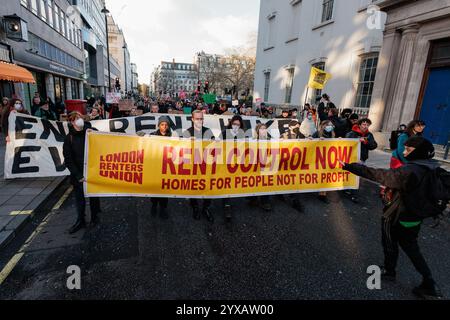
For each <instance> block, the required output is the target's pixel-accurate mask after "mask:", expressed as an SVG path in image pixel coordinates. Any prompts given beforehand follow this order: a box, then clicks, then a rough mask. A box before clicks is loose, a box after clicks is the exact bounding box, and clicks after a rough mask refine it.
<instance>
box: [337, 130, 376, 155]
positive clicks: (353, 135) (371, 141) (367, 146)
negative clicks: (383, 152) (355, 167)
mask: <svg viewBox="0 0 450 320" xmlns="http://www.w3.org/2000/svg"><path fill="white" fill-rule="evenodd" d="M345 137H346V138H349V139H360V138H367V142H366V143H361V160H362V161H364V162H365V161H367V159H369V151H372V150H375V149H376V148H378V144H377V142H376V141H375V138H374V137H373V134H372V133H370V132H367V133H362V132H361V130H360V129H359V126H358V125H355V126H354V127H353V130H352V131H351V132H349V133H347V135H346V136H345Z"/></svg>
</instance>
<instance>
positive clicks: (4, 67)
mask: <svg viewBox="0 0 450 320" xmlns="http://www.w3.org/2000/svg"><path fill="white" fill-rule="evenodd" d="M0 80H6V81H13V82H23V83H36V81H35V80H34V78H33V75H32V74H31V72H30V71H28V70H27V69H25V68H22V67H19V66H18V65H15V64H12V63H7V62H0Z"/></svg>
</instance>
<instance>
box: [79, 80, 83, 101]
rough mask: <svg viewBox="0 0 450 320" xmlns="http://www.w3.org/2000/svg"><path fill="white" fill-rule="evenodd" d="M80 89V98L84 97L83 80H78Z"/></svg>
mask: <svg viewBox="0 0 450 320" xmlns="http://www.w3.org/2000/svg"><path fill="white" fill-rule="evenodd" d="M78 89H79V90H78V91H79V92H80V99H84V87H83V81H78Z"/></svg>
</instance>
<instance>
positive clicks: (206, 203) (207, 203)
mask: <svg viewBox="0 0 450 320" xmlns="http://www.w3.org/2000/svg"><path fill="white" fill-rule="evenodd" d="M190 201H191V206H192V208H198V200H197V199H190ZM210 206H211V199H205V200H203V208H205V209H207V208H208V209H209V207H210Z"/></svg>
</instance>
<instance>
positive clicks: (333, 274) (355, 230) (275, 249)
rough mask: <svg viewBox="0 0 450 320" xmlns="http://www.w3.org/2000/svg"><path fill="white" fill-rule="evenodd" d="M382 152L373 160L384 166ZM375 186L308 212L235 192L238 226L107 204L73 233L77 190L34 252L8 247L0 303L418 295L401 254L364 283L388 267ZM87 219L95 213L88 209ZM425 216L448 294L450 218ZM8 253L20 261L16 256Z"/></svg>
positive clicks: (427, 246)
mask: <svg viewBox="0 0 450 320" xmlns="http://www.w3.org/2000/svg"><path fill="white" fill-rule="evenodd" d="M388 158H389V156H386V155H383V153H378V152H375V153H372V154H371V161H370V163H369V164H371V165H372V164H373V165H376V166H382V165H383V166H384V167H387V162H386V159H388ZM378 193H379V188H378V187H377V186H376V185H375V184H373V183H369V182H367V181H364V180H363V181H362V184H361V189H360V190H359V192H358V195H359V198H360V204H354V203H353V202H351V201H350V200H349V199H348V198H347V197H346V196H345V195H344V194H343V193H342V192H331V193H329V199H330V201H331V203H330V204H328V205H327V204H324V203H321V202H319V201H318V200H317V197H316V195H315V194H304V195H300V199H301V201H302V203H303V204H304V206H305V210H304V212H303V213H299V212H297V211H295V210H293V209H292V207H291V206H290V203H289V201H288V200H286V199H283V198H282V197H271V203H272V204H273V206H274V210H273V211H272V212H264V211H262V210H261V209H260V208H258V207H252V206H250V205H249V202H248V199H233V200H232V202H231V203H232V205H233V208H234V210H233V223H232V225H230V226H229V227H227V226H226V225H225V222H224V218H223V214H222V209H221V204H220V201H213V206H212V212H213V214H214V216H215V218H216V221H215V223H214V224H209V223H208V222H207V221H206V219H205V218H203V219H202V220H201V221H195V220H193V219H192V213H191V209H190V207H189V204H188V202H187V201H186V200H183V199H176V200H175V199H174V200H170V201H169V219H168V220H162V219H160V218H159V217H154V216H152V215H151V214H150V207H151V202H150V199H140V198H106V199H102V200H101V205H102V211H103V212H102V213H101V215H100V219H101V223H100V225H98V226H95V227H88V228H87V229H85V230H83V231H81V232H79V233H77V234H75V235H69V234H68V232H67V230H68V229H69V228H70V226H71V225H72V224H73V223H74V221H75V219H76V213H75V198H74V196H73V194H71V195H70V196H69V197H68V198H67V200H66V201H64V202H63V204H62V206H61V207H59V208H54V210H52V211H51V212H50V213H49V215H48V216H47V218H46V219H44V222H43V223H42V224H41V225H40V226H39V227H38V228H37V232H36V234H35V236H34V237H33V238H32V239H31V240H30V241H27V245H26V247H22V248H13V247H14V246H13V245H12V246H10V248H8V250H5V251H4V252H0V270H5V269H3V266H5V265H6V264H7V263H8V262H9V264H11V261H15V262H14V263H13V264H12V265H13V266H14V267H13V268H10V269H11V270H12V271H11V272H10V273H8V275H7V277H4V278H5V281H3V282H2V281H0V299H6V300H10V299H12V300H16V299H18V300H30V299H42V300H53V299H58V300H59V299H73V300H78V299H86V300H110V299H112V300H114V299H119V300H128V299H137V300H234V299H237V300H303V299H304V300H312V299H319V300H344V299H350V300H414V299H416V298H415V297H414V296H413V295H412V293H411V289H412V288H413V287H414V286H416V285H418V284H419V283H420V280H421V279H420V276H419V275H418V274H417V272H416V271H415V270H414V268H413V266H412V265H411V263H410V262H409V260H408V258H407V257H406V256H405V255H404V253H401V254H400V259H399V266H398V270H397V271H398V279H397V282H396V283H383V284H382V288H381V290H369V289H368V288H367V280H368V277H369V274H367V268H368V267H369V266H372V265H381V264H382V259H383V254H382V247H381V243H380V238H381V235H380V229H381V226H380V219H381V212H382V204H381V201H380V199H379V197H378ZM88 220H89V214H88ZM431 224H432V221H431V222H429V221H427V222H426V223H425V224H424V226H423V228H422V231H421V235H420V239H419V243H420V246H421V249H422V252H423V253H424V256H425V258H426V259H427V261H428V262H429V265H430V268H431V270H432V271H433V274H434V277H435V279H436V281H437V283H439V285H440V287H441V290H442V291H443V293H444V295H445V297H447V298H449V297H450V274H449V273H448V270H449V269H450V256H449V254H448V247H449V246H450V232H449V231H450V219H449V218H448V217H446V218H445V219H444V220H443V221H442V222H441V224H440V225H439V226H438V227H436V228H433V227H432V226H431ZM11 257H19V258H18V259H16V260H14V258H13V259H11ZM69 266H78V267H79V268H80V270H81V289H80V290H69V289H68V288H67V286H66V284H67V280H68V278H69V276H70V274H69V273H68V272H67V271H68V267H69Z"/></svg>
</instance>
